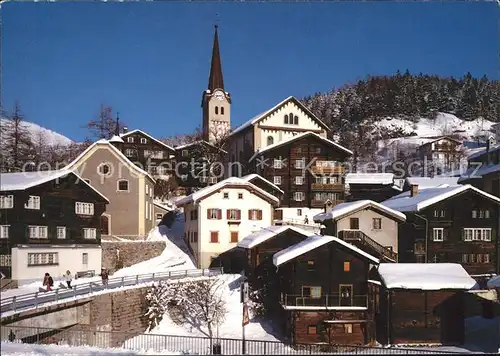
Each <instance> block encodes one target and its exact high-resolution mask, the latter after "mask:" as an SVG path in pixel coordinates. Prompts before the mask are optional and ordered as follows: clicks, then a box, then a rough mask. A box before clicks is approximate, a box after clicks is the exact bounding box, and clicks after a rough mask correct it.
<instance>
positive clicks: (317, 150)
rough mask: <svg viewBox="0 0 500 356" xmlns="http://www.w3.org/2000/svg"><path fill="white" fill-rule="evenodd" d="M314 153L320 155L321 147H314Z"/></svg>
mask: <svg viewBox="0 0 500 356" xmlns="http://www.w3.org/2000/svg"><path fill="white" fill-rule="evenodd" d="M316 154H317V155H320V154H321V147H316Z"/></svg>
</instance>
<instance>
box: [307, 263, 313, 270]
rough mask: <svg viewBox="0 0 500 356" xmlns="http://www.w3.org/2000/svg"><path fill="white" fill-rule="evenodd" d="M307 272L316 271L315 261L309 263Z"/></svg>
mask: <svg viewBox="0 0 500 356" xmlns="http://www.w3.org/2000/svg"><path fill="white" fill-rule="evenodd" d="M307 271H308V272H313V271H314V261H307Z"/></svg>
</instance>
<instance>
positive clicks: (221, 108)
mask: <svg viewBox="0 0 500 356" xmlns="http://www.w3.org/2000/svg"><path fill="white" fill-rule="evenodd" d="M220 114H221V115H224V106H221V107H220Z"/></svg>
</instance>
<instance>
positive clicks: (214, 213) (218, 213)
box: [207, 209, 222, 220]
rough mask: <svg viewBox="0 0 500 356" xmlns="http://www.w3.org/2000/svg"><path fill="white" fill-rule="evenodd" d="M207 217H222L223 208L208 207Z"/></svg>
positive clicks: (211, 218)
mask: <svg viewBox="0 0 500 356" xmlns="http://www.w3.org/2000/svg"><path fill="white" fill-rule="evenodd" d="M207 219H209V220H220V219H222V210H221V209H207Z"/></svg>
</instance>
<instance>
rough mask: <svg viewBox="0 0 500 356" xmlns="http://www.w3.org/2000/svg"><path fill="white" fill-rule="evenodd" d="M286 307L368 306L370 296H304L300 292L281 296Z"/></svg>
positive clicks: (282, 303)
mask: <svg viewBox="0 0 500 356" xmlns="http://www.w3.org/2000/svg"><path fill="white" fill-rule="evenodd" d="M281 305H283V306H284V307H325V308H326V307H364V308H366V307H367V306H368V296H367V295H366V294H363V295H351V296H348V297H344V296H342V295H340V294H325V295H321V296H320V297H318V298H313V297H304V296H302V295H299V294H285V295H282V297H281Z"/></svg>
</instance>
